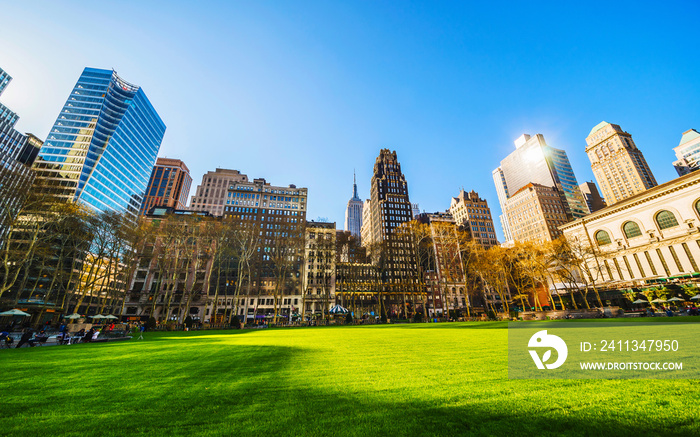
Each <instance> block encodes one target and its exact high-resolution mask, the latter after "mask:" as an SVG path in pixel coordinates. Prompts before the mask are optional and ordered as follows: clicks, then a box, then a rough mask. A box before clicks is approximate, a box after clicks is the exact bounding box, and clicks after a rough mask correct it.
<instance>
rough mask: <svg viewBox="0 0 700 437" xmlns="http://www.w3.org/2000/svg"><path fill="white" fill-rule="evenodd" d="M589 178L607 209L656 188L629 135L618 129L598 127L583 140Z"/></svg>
mask: <svg viewBox="0 0 700 437" xmlns="http://www.w3.org/2000/svg"><path fill="white" fill-rule="evenodd" d="M586 144H587V146H586V153H587V154H588V159H590V160H591V168H592V169H593V175H594V176H595V178H596V180H597V181H598V186H599V187H600V190H601V193H602V195H603V198H604V199H605V201H606V202H607V204H608V205H613V204H615V203H617V202H619V201H621V200H624V199H627V198H628V197H632V196H634V195H635V194H638V193H641V192H642V191H644V190H647V189H649V188H651V187H654V186H656V179H654V175H653V174H652V173H651V170H650V169H649V165H648V164H647V162H646V160H645V159H644V155H642V152H641V151H640V150H639V149H638V148H637V146H636V145H635V144H634V141H633V140H632V135H630V134H629V133H627V132H625V131H623V130H622V129H621V128H620V126H618V125H616V124H611V123H608V122H605V121H603V122H600V123H598V124H597V125H596V126H595V127H594V128H593V130H591V133H590V134H589V135H588V137H587V138H586Z"/></svg>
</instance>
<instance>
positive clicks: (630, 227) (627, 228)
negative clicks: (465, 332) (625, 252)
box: [622, 222, 642, 238]
mask: <svg viewBox="0 0 700 437" xmlns="http://www.w3.org/2000/svg"><path fill="white" fill-rule="evenodd" d="M622 231H623V232H624V233H625V237H627V238H634V237H639V236H640V235H642V231H641V230H640V229H639V225H638V224H637V223H635V222H627V223H625V224H624V225H622Z"/></svg>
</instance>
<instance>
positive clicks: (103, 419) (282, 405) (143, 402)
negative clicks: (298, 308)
mask: <svg viewBox="0 0 700 437" xmlns="http://www.w3.org/2000/svg"><path fill="white" fill-rule="evenodd" d="M446 326H450V325H446ZM452 326H455V327H456V325H452ZM200 338H201V337H200ZM153 346H154V349H155V350H158V349H159V347H158V345H157V344H155V343H154V345H153ZM183 352H184V351H183ZM190 352H191V351H190ZM315 353H316V352H310V351H308V350H305V349H303V348H295V347H280V346H250V345H219V344H218V343H212V344H210V345H209V346H208V347H206V348H202V351H201V353H189V354H188V353H182V354H158V353H153V354H149V353H142V354H139V355H134V354H132V355H130V356H129V358H128V359H124V360H122V362H121V363H118V364H117V365H115V364H113V363H104V362H101V361H99V360H95V361H93V362H91V361H89V360H88V359H86V358H85V357H82V361H79V362H74V363H69V362H64V363H55V364H56V366H55V368H54V369H53V370H52V371H50V372H46V371H44V370H43V369H36V368H32V367H31V366H30V365H27V362H24V363H23V364H24V366H22V367H13V366H9V367H8V366H2V367H3V369H2V370H3V381H2V382H0V388H1V389H2V393H3V414H2V415H1V416H0V430H1V431H0V434H7V435H64V436H84V435H103V436H112V435H114V436H124V435H148V436H156V435H167V436H176V435H178V436H179V435H182V436H196V435H210V436H218V435H221V436H227V435H256V436H260V435H294V436H297V435H333V436H343V435H348V436H353V435H358V436H359V435H362V436H364V435H392V436H393V435H407V436H421V435H430V436H432V435H444V436H453V435H528V436H533V435H535V436H539V435H608V434H613V433H614V434H617V435H674V434H677V435H689V434H692V433H694V432H696V431H697V429H698V428H699V427H700V419H698V418H697V416H693V415H692V414H691V415H688V414H686V415H685V416H684V417H686V419H684V420H685V421H683V420H673V418H674V417H677V416H675V415H674V414H677V412H676V413H674V412H672V411H668V410H669V409H670V408H671V407H669V406H668V405H669V404H668V403H667V404H664V405H666V407H660V408H659V412H661V413H663V414H662V416H661V417H649V416H647V417H640V416H639V415H640V414H643V413H641V412H639V413H638V412H637V411H636V409H635V408H632V407H631V406H629V407H626V408H624V411H620V409H621V408H620V407H619V404H618V407H617V408H618V410H615V409H614V407H613V408H607V406H604V405H601V404H599V403H598V402H595V399H596V397H595V396H596V393H597V392H594V391H592V390H591V388H595V387H594V384H596V382H593V383H588V382H585V383H579V382H577V381H570V382H567V385H564V386H563V387H558V389H559V392H558V394H557V395H556V396H555V397H554V400H553V399H552V398H550V397H549V393H548V390H547V386H545V385H543V384H546V383H542V384H540V383H539V382H536V383H533V382H522V381H509V380H505V379H503V380H500V379H499V380H495V381H492V382H491V383H489V384H490V385H485V384H486V383H485V382H483V381H481V382H478V383H475V385H474V389H473V390H474V392H473V393H469V392H455V389H453V388H451V387H440V386H437V385H436V386H434V387H433V386H430V392H422V391H420V389H418V388H413V389H411V390H407V391H402V390H398V389H392V387H386V389H382V390H373V391H372V390H368V389H365V388H364V387H362V386H353V387H349V386H342V385H338V386H332V385H328V379H327V378H320V377H319V373H321V374H323V375H327V374H331V375H332V373H333V368H324V367H317V368H315V369H314V368H312V369H309V368H307V366H308V363H309V362H314V361H315V360H318V359H319V358H320V357H319V356H318V355H314V354H315ZM25 358H27V357H26V356H25ZM4 364H6V363H4ZM358 371H359V372H361V371H363V370H362V369H359V370H358ZM76 374H77V375H79V378H77V379H75V378H71V377H72V376H75V375H76ZM403 377H404V378H417V377H420V375H403ZM345 379H346V380H347V378H345ZM324 384H325V385H324ZM602 384H608V383H602ZM658 386H659V387H663V386H662V385H661V384H659V385H658ZM468 387H469V386H468ZM580 387H584V388H586V389H587V392H588V393H587V394H585V395H584V396H583V398H582V400H581V401H582V402H584V403H585V405H586V407H581V405H580V404H579V401H578V400H577V397H578V396H580V391H579V388H580ZM652 387H653V386H652ZM463 388H464V386H463V387H462V389H463ZM616 388H617V390H619V391H620V395H621V396H622V395H623V394H624V395H625V396H626V397H627V398H629V399H628V400H629V402H634V400H636V399H641V396H642V395H641V394H640V395H635V394H631V395H630V393H629V392H628V391H624V390H623V389H625V388H626V386H623V385H606V386H605V387H603V388H601V390H615V389H616ZM562 390H563V393H564V395H562ZM569 392H570V396H569ZM674 395H675V396H677V397H678V396H681V397H682V396H683V395H684V394H683V393H675V394H674ZM563 396H565V397H563ZM658 396H659V399H661V395H658ZM669 396H670V395H669V394H667V395H666V397H669ZM683 399H685V398H683ZM674 402H678V401H677V400H675V401H674ZM696 403H697V401H696ZM688 408H689V409H693V408H695V407H694V406H692V405H688ZM573 410H576V411H573ZM664 411H665V412H664ZM688 417H691V419H688ZM659 419H661V420H659ZM664 419H665V420H664Z"/></svg>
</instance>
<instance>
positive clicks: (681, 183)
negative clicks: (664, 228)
mask: <svg viewBox="0 0 700 437" xmlns="http://www.w3.org/2000/svg"><path fill="white" fill-rule="evenodd" d="M697 184H700V172H694V173H690V174H687V175H685V176H681V177H679V178H676V179H673V180H671V181H669V182H666V183H665V184H661V185H657V186H655V187H653V188H649V189H648V190H645V191H643V192H641V193H639V194H637V195H634V196H632V197H629V198H627V199H624V200H621V201H619V202H617V203H615V204H613V205H610V206H607V207H605V208H603V209H601V210H598V211H596V212H594V213H591V214H589V215H587V216H585V217H582V218H580V219H577V220H574V221H573V222H571V223H567V224H565V225H562V226H560V227H559V229H561V230H562V231H563V230H565V229H570V228H573V227H575V226H578V225H580V224H581V223H583V222H584V221H585V222H586V223H590V222H591V221H593V220H598V219H601V218H604V217H608V216H611V215H614V214H616V213H618V212H620V211H624V210H626V209H630V208H633V207H635V206H638V205H641V204H643V203H646V202H650V201H652V200H654V199H658V198H659V197H662V196H665V195H667V194H668V193H673V192H676V191H680V190H683V189H685V188H688V187H691V186H693V185H697Z"/></svg>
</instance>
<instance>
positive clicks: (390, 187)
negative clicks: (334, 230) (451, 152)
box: [370, 149, 421, 316]
mask: <svg viewBox="0 0 700 437" xmlns="http://www.w3.org/2000/svg"><path fill="white" fill-rule="evenodd" d="M371 198H372V200H371V209H372V211H371V216H372V218H371V220H372V241H373V242H374V243H376V244H379V245H380V246H381V247H380V248H374V249H373V248H370V252H371V253H372V260H373V262H374V263H375V264H379V265H380V270H381V282H382V284H381V290H380V291H382V294H383V296H382V297H380V298H381V299H383V300H384V301H385V302H384V308H385V309H386V311H387V314H389V315H390V316H391V314H396V313H399V312H401V310H402V309H403V308H405V305H406V302H407V295H408V296H411V295H412V294H414V293H421V290H419V282H420V281H419V279H418V276H417V262H416V259H415V252H414V251H413V249H412V246H411V243H410V238H409V237H408V234H407V233H406V232H402V231H403V229H405V226H404V227H402V225H403V224H405V223H407V222H410V221H411V220H412V219H413V217H412V212H411V211H412V210H411V202H410V200H409V199H408V184H407V183H406V178H405V177H404V175H403V173H402V172H401V164H399V161H398V159H397V158H396V152H392V151H390V150H389V149H382V150H381V151H380V152H379V156H378V157H377V159H376V161H375V163H374V174H373V176H372V183H371Z"/></svg>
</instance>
